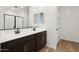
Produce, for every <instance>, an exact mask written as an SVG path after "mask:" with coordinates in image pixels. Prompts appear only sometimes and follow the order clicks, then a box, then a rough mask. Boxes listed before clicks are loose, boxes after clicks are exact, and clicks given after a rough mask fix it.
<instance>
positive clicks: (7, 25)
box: [4, 14, 14, 29]
mask: <svg viewBox="0 0 79 59" xmlns="http://www.w3.org/2000/svg"><path fill="white" fill-rule="evenodd" d="M4 29H14V16H12V15H8V14H4Z"/></svg>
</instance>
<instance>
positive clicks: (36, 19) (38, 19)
mask: <svg viewBox="0 0 79 59" xmlns="http://www.w3.org/2000/svg"><path fill="white" fill-rule="evenodd" d="M34 23H35V24H38V25H39V24H44V14H43V13H38V14H34Z"/></svg>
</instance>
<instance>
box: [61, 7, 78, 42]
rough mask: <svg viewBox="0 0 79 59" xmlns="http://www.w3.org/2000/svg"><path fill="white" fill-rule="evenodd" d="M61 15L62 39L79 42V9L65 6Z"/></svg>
mask: <svg viewBox="0 0 79 59" xmlns="http://www.w3.org/2000/svg"><path fill="white" fill-rule="evenodd" d="M61 14H62V15H61V21H62V23H61V24H62V25H61V29H62V35H61V38H66V39H68V40H71V41H76V42H79V7H78V6H65V7H64V6H63V7H62V9H61Z"/></svg>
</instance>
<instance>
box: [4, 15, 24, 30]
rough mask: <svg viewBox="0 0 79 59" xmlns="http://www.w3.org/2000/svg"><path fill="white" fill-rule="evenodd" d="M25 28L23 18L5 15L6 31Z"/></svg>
mask: <svg viewBox="0 0 79 59" xmlns="http://www.w3.org/2000/svg"><path fill="white" fill-rule="evenodd" d="M16 28H20V29H21V28H23V17H21V16H14V15H9V14H4V29H5V30H8V29H16Z"/></svg>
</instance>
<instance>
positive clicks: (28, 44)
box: [25, 35, 35, 52]
mask: <svg viewBox="0 0 79 59" xmlns="http://www.w3.org/2000/svg"><path fill="white" fill-rule="evenodd" d="M28 39H29V40H28V41H27V42H26V45H25V51H26V52H35V36H34V35H33V36H30V37H29V38H28Z"/></svg>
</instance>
